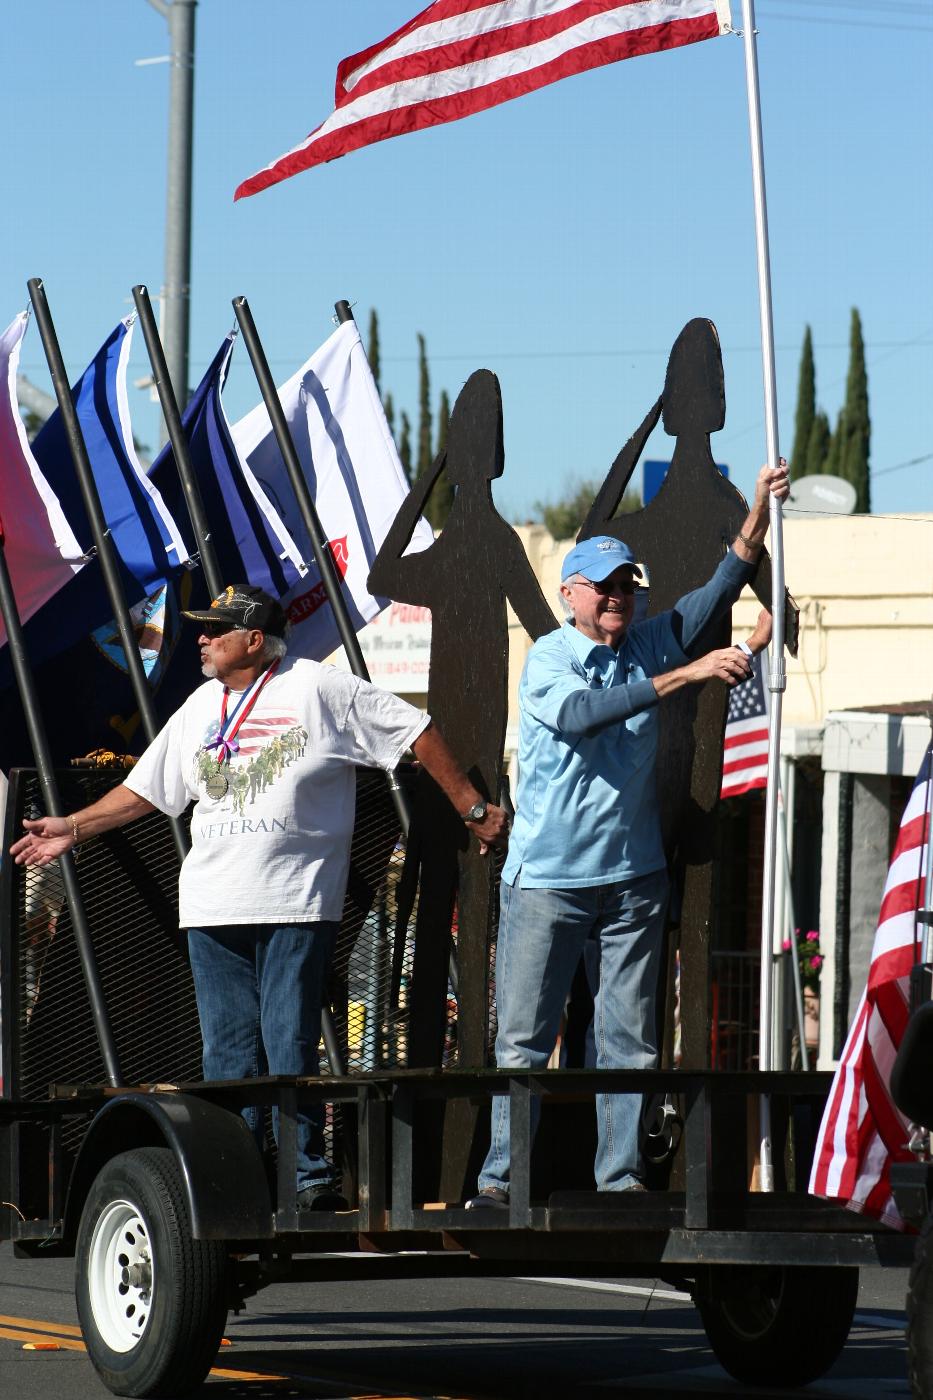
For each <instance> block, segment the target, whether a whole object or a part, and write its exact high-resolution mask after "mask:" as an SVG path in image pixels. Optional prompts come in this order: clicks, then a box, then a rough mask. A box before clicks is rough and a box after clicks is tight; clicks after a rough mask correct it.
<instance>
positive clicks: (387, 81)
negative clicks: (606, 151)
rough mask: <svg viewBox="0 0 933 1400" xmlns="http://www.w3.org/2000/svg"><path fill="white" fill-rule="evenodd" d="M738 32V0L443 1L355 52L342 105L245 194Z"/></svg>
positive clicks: (340, 77)
mask: <svg viewBox="0 0 933 1400" xmlns="http://www.w3.org/2000/svg"><path fill="white" fill-rule="evenodd" d="M730 28H731V25H730V11H729V0H494V3H490V0H435V3H434V4H433V5H429V6H428V7H427V9H426V10H422V12H421V14H419V15H416V16H415V18H414V19H411V20H409V21H408V23H407V24H404V25H402V27H401V29H397V30H396V31H395V33H394V34H390V35H389V37H388V39H384V40H383V41H382V42H381V43H379V44H374V45H373V46H372V47H371V48H369V49H364V50H363V52H362V53H358V54H354V55H353V56H352V57H351V58H345V59H344V60H343V62H342V63H340V64H339V66H338V68H337V85H336V95H335V110H334V112H332V113H331V115H330V116H329V117H328V118H327V120H326V121H325V122H323V123H322V125H321V126H319V127H317V128H316V129H315V130H314V131H312V132H311V134H310V136H307V137H306V138H305V139H304V141H302V142H301V144H300V145H298V146H296V147H295V148H294V149H293V150H291V151H288V152H286V154H285V155H283V156H280V157H279V158H278V160H274V161H273V162H272V164H271V165H268V166H266V168H265V170H260V171H259V172H258V173H257V174H256V175H251V176H250V178H249V179H248V180H244V181H243V183H242V184H241V185H240V186H239V187H238V189H237V191H236V194H235V195H234V198H235V199H241V198H242V197H243V196H244V195H250V194H256V193H258V191H259V190H264V189H266V188H267V187H268V186H269V185H274V184H277V183H278V182H279V180H286V179H288V177H289V176H290V175H297V174H298V172H299V171H300V170H308V169H310V167H311V166H312V165H321V164H322V163H323V162H325V161H328V160H335V159H336V158H337V157H338V156H344V155H346V154H347V152H348V151H356V150H359V149H360V147H361V146H368V145H371V144H372V143H373V142H375V141H385V140H387V139H388V137H390V136H401V135H403V134H404V133H405V132H408V131H419V130H421V128H422V127H428V126H438V125H440V124H441V123H442V122H451V121H456V120H457V119H458V118H460V117H468V116H470V115H471V114H472V113H473V112H482V111H485V109H486V108H487V107H495V106H496V105H497V104H498V103H500V102H508V101H509V99H510V98H513V97H522V96H524V94H525V93H526V92H534V91H535V90H536V89H537V88H540V87H545V86H546V85H547V84H548V83H554V82H557V81H558V79H560V78H568V77H571V76H572V75H573V74H575V73H583V72H585V71H586V70H587V69H588V68H599V67H600V66H601V65H602V64H604V63H617V62H618V61H619V60H620V59H623V58H634V57H636V56H637V55H638V54H644V53H656V52H658V51H659V50H661V49H673V48H679V47H680V46H681V45H683V44H694V43H697V42H699V40H701V39H714V38H716V36H717V35H719V34H724V33H727V32H728V31H729V30H730Z"/></svg>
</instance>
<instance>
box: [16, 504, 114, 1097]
mask: <svg viewBox="0 0 933 1400" xmlns="http://www.w3.org/2000/svg"><path fill="white" fill-rule="evenodd" d="M0 613H2V614H3V622H4V625H5V627H6V635H7V645H8V647H9V649H10V660H11V662H12V664H13V674H14V676H15V677H16V686H17V689H18V690H19V696H20V700H21V701H22V706H23V713H24V714H25V717H26V728H27V730H28V733H29V742H30V743H31V745H32V751H33V754H34V756H35V760H36V771H37V773H38V777H39V788H40V790H41V792H42V800H43V802H44V803H45V808H46V811H47V812H48V814H49V816H51V817H62V816H64V815H65V811H64V806H63V804H62V800H61V795H60V794H59V791H58V783H57V782H56V780H55V770H54V768H53V767H52V756H51V751H50V749H49V741H48V736H47V734H46V732H45V727H44V725H43V723H42V714H41V710H40V708H39V701H38V697H37V695H36V687H35V681H34V679H33V674H32V668H31V667H30V665H29V658H28V656H27V653H26V642H25V638H24V636H23V627H22V623H21V621H20V616H19V609H18V608H17V606H16V595H15V594H14V592H13V583H12V580H11V578H10V570H9V566H8V564H7V560H6V543H5V538H4V533H3V523H2V521H0ZM58 865H59V869H60V870H61V875H62V884H63V885H64V887H65V899H66V900H67V902H68V912H69V914H70V915H71V926H72V928H73V929H74V936H75V943H76V945H77V948H78V956H79V957H80V959H81V971H82V973H83V975H84V985H85V986H86V988H87V994H88V1001H89V1003H90V1007H91V1016H92V1018H93V1021H94V1029H95V1031H96V1033H97V1043H98V1045H99V1046H100V1053H101V1055H102V1057H103V1061H104V1070H105V1072H106V1075H107V1078H108V1080H109V1081H110V1083H111V1084H112V1085H113V1087H114V1088H119V1087H120V1086H121V1085H122V1083H123V1077H122V1075H121V1073H120V1063H119V1060H118V1058H117V1050H116V1045H115V1043H114V1039H113V1030H112V1028H111V1025H110V1017H109V1015H108V1013H107V1003H106V1001H105V999H104V989H103V986H102V985H101V980H100V972H99V971H98V967H97V958H96V956H95V953H94V944H93V942H92V940H91V930H90V927H89V925H88V921H87V913H86V911H85V908H84V900H83V899H82V897H81V887H80V885H79V884H78V876H77V871H76V870H75V863H74V857H73V856H72V854H71V852H70V851H66V852H65V854H64V855H61V856H59V858H58Z"/></svg>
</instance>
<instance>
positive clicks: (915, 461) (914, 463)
mask: <svg viewBox="0 0 933 1400" xmlns="http://www.w3.org/2000/svg"><path fill="white" fill-rule="evenodd" d="M931 457H933V452H927V453H925V454H924V456H922V457H911V459H910V461H909V462H897V463H895V465H894V466H893V467H882V468H881V470H880V471H877V472H876V471H872V473H871V479H872V481H874V479H875V477H877V476H887V475H888V473H889V472H899V471H902V470H903V469H904V467H918V466H919V465H920V463H921V462H929V460H930V458H931Z"/></svg>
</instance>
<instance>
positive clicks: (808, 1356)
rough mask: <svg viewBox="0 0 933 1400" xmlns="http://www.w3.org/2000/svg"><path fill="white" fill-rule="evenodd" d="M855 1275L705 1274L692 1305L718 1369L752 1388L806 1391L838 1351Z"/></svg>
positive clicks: (848, 1321)
mask: <svg viewBox="0 0 933 1400" xmlns="http://www.w3.org/2000/svg"><path fill="white" fill-rule="evenodd" d="M857 1298H858V1269H852V1268H844V1267H836V1266H833V1267H827V1268H821V1267H812V1266H804V1267H800V1268H785V1267H783V1266H778V1267H766V1266H756V1267H753V1268H728V1269H726V1268H724V1267H722V1268H718V1269H711V1270H710V1271H709V1274H708V1275H707V1278H706V1279H705V1280H704V1281H703V1284H702V1286H700V1287H698V1290H697V1296H696V1302H697V1307H698V1308H699V1310H700V1317H701V1318H702V1320H703V1326H704V1328H705V1329H706V1335H707V1337H708V1339H709V1344H710V1346H711V1347H712V1349H713V1351H714V1352H715V1354H716V1359H717V1361H718V1362H719V1364H720V1365H721V1366H722V1367H724V1369H725V1370H727V1371H728V1372H729V1374H730V1376H734V1377H735V1378H736V1380H739V1381H747V1382H749V1383H754V1384H756V1385H772V1386H778V1385H785V1386H787V1385H806V1384H807V1382H808V1381H812V1380H816V1378H817V1377H818V1376H822V1375H824V1374H825V1372H826V1371H828V1370H829V1368H830V1366H832V1364H833V1362H834V1361H835V1360H836V1358H837V1356H838V1355H839V1353H840V1352H841V1351H842V1348H843V1347H844V1346H845V1343H846V1338H847V1337H848V1335H849V1328H850V1327H851V1325H852V1317H853V1315H854V1313H855V1303H856V1299H857Z"/></svg>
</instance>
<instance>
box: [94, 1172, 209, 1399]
mask: <svg viewBox="0 0 933 1400" xmlns="http://www.w3.org/2000/svg"><path fill="white" fill-rule="evenodd" d="M75 1295H76V1299H77V1304H78V1317H79V1319H80V1322H81V1330H82V1332H83V1334H84V1340H85V1342H86V1344H87V1350H88V1355H89V1356H90V1358H91V1361H92V1362H93V1363H94V1366H95V1367H96V1369H97V1371H98V1373H99V1374H100V1377H101V1379H102V1380H103V1382H104V1384H105V1385H106V1386H107V1387H108V1389H109V1390H111V1391H112V1392H113V1393H114V1394H115V1395H132V1396H182V1395H187V1394H189V1392H190V1391H192V1390H195V1389H196V1388H197V1387H198V1386H199V1385H200V1384H201V1382H202V1381H203V1380H204V1377H205V1376H206V1375H207V1373H208V1371H209V1370H210V1367H211V1363H212V1361H213V1360H214V1357H215V1356H216V1355H217V1350H218V1347H219V1346H220V1339H221V1336H222V1334H223V1327H224V1322H225V1320H226V1316H227V1255H226V1249H225V1247H224V1245H223V1244H222V1243H218V1242H215V1241H204V1240H194V1239H192V1237H191V1222H190V1218H189V1214H188V1205H187V1201H186V1199H185V1193H184V1190H183V1187H182V1181H181V1173H180V1172H179V1169H178V1164H177V1162H176V1160H175V1156H174V1154H173V1153H172V1152H170V1151H169V1150H168V1148H164V1147H143V1148H139V1149H138V1150H136V1151H134V1152H124V1153H122V1154H121V1155H120V1156H118V1157H114V1158H112V1159H111V1161H109V1162H108V1163H107V1164H106V1166H104V1167H103V1168H102V1169H101V1171H100V1173H99V1174H98V1176H97V1178H96V1179H95V1181H94V1184H93V1186H92V1187H91V1190H90V1193H89V1195H88V1198H87V1201H86V1203H85V1206H84V1211H83V1212H82V1215H81V1223H80V1226H79V1228H78V1237H77V1246H76V1260H75Z"/></svg>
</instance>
